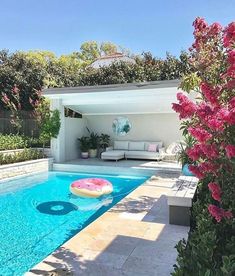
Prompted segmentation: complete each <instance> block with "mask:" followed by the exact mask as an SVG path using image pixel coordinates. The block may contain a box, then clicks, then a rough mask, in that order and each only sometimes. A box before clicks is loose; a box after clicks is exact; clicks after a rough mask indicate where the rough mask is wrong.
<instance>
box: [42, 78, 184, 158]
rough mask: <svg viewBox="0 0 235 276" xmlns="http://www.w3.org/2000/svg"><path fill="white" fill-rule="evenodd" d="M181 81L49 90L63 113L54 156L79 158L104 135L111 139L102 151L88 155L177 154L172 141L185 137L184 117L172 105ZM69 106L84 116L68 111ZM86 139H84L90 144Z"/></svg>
mask: <svg viewBox="0 0 235 276" xmlns="http://www.w3.org/2000/svg"><path fill="white" fill-rule="evenodd" d="M178 83H179V82H178V81H177V80H173V81H156V82H151V83H143V84H140V83H138V84H135V83H132V84H119V85H105V86H102V85H101V86H98V87H71V88H69V87H67V88H51V89H47V90H45V92H44V94H45V96H46V97H47V98H49V99H50V101H51V108H52V109H58V110H59V111H60V117H61V118H60V119H61V129H60V133H59V135H58V137H57V138H56V139H52V145H51V149H52V155H53V157H54V159H55V162H56V163H64V162H67V161H71V160H75V159H78V158H81V157H82V153H83V151H84V150H85V151H87V152H88V149H89V150H90V149H95V150H97V144H96V143H95V141H94V139H95V138H96V136H99V137H100V136H102V135H106V136H108V137H109V141H108V143H107V144H106V145H105V147H103V148H102V151H101V152H98V153H97V154H95V155H93V153H92V154H91V153H89V156H92V157H95V156H98V157H100V156H101V159H102V160H115V161H117V160H121V159H136V160H138V159H145V160H153V161H154V160H155V161H157V160H163V159H168V158H167V157H171V156H170V155H172V154H171V153H172V150H170V149H169V146H171V145H172V144H173V143H175V142H177V141H180V140H181V139H182V135H181V132H180V130H179V124H180V122H179V119H178V117H177V115H176V114H175V113H174V112H173V110H172V108H171V103H172V102H174V101H175V97H176V91H177V86H178ZM65 109H70V110H73V112H76V114H79V116H77V117H76V118H75V117H71V116H67V114H66V113H65ZM91 138H92V139H93V140H92V141H90V142H91V143H92V146H91V144H90V145H89V146H90V148H89V146H88V148H87V145H86V142H87V141H86V139H91ZM125 141H126V143H125ZM81 142H85V148H84V147H83V148H82V147H81V146H82V145H81ZM91 147H92V148H91ZM111 147H113V148H111ZM168 149H169V150H168ZM104 151H105V152H104ZM102 152H104V153H102ZM174 155H175V154H174V153H173V157H174ZM170 159H171V158H170ZM174 159H175V158H174ZM167 161H170V160H167Z"/></svg>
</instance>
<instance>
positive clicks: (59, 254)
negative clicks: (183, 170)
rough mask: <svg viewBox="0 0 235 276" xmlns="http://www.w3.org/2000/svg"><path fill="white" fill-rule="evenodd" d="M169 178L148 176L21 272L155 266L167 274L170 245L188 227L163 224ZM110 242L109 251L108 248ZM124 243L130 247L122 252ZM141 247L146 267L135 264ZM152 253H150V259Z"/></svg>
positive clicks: (150, 272) (143, 269) (135, 270)
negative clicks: (35, 263)
mask: <svg viewBox="0 0 235 276" xmlns="http://www.w3.org/2000/svg"><path fill="white" fill-rule="evenodd" d="M177 177H178V176H177ZM174 181H175V178H172V176H170V178H167V177H166V178H164V177H159V176H152V177H151V178H150V179H148V180H147V181H145V182H144V183H143V184H142V185H140V186H139V187H137V188H136V189H135V190H134V191H132V192H131V193H130V194H128V195H127V196H126V197H125V198H123V199H122V200H121V201H120V202H118V203H117V204H116V205H114V206H113V207H112V208H111V209H109V210H108V211H107V212H105V213H104V214H103V215H101V216H100V217H98V218H97V219H96V220H95V221H93V222H92V223H90V224H89V225H88V226H87V227H85V228H84V229H83V230H81V231H80V232H79V233H77V234H76V235H74V236H73V237H71V238H70V239H69V240H68V241H67V242H65V243H64V244H63V245H61V246H60V247H59V248H58V249H57V250H56V251H54V252H52V254H50V255H49V256H48V257H46V258H45V259H44V260H42V261H41V262H40V263H39V264H37V265H36V266H34V267H33V268H31V270H30V271H29V272H27V273H25V275H27V276H32V275H47V273H49V272H51V271H60V270H61V269H65V270H66V271H67V272H68V273H75V274H68V275H102V276H103V275H110V273H111V274H112V273H114V275H120V274H122V273H126V274H125V275H132V274H131V273H135V274H136V273H138V274H137V275H146V273H147V275H155V274H153V272H154V271H155V272H154V273H156V269H157V271H158V273H159V271H161V273H160V274H157V275H170V272H171V271H172V269H173V264H174V263H175V260H176V255H177V254H176V250H175V249H174V246H175V244H176V243H177V241H179V240H180V239H182V238H186V239H187V235H188V231H189V227H185V226H176V225H169V223H168V210H166V208H165V207H166V206H165V204H167V203H166V201H165V198H166V196H167V194H168V192H169V191H170V188H171V187H172V185H173V183H174ZM146 198H149V204H148V205H146V203H145V202H144V200H145V199H146ZM162 200H163V203H161V201H162ZM159 203H161V204H159ZM155 205H158V206H157V207H156V206H155ZM161 205H162V206H161ZM163 207H164V208H163ZM133 208H134V209H133ZM133 210H136V212H135V211H134V212H133ZM118 239H119V240H120V239H121V240H120V241H119V243H118V242H116V241H118ZM123 240H125V241H126V243H127V244H129V243H130V245H129V247H125V244H124V245H120V244H122V243H123ZM78 244H79V245H78ZM112 245H113V249H112V250H113V251H114V252H112V250H111V251H110V250H109V247H112ZM115 246H116V249H115ZM121 246H122V247H121ZM123 247H125V248H126V251H129V250H130V251H129V252H123ZM115 250H116V251H115ZM118 250H119V251H118ZM145 251H146V252H148V251H149V252H150V254H149V255H147V256H144V259H145V260H146V262H147V263H148V266H147V267H142V266H141V267H139V263H140V262H141V260H142V259H143V255H141V254H142V253H143V252H145ZM65 252H66V254H65ZM120 252H121V253H120ZM151 252H155V254H156V256H155V258H154V256H152V254H151ZM162 256H165V259H164V260H163V257H162ZM107 259H108V260H109V262H110V264H109V263H108V264H107ZM105 260H106V261H105ZM84 266H86V267H85V270H84ZM91 271H93V273H96V274H92V273H91ZM98 271H99V273H98ZM40 273H42V274H40ZM80 273H81V274H80ZM86 273H87V274H86ZM89 273H91V274H89ZM115 273H117V274H115ZM128 273H129V274H128Z"/></svg>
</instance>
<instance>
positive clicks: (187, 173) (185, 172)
mask: <svg viewBox="0 0 235 276" xmlns="http://www.w3.org/2000/svg"><path fill="white" fill-rule="evenodd" d="M182 174H183V175H185V176H195V175H194V174H193V173H192V172H191V171H190V170H189V164H185V165H184V166H183V168H182Z"/></svg>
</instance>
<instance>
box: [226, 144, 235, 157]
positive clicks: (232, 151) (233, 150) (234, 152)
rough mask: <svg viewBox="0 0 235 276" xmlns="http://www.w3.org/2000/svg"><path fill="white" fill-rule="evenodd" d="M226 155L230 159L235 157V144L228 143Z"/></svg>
mask: <svg viewBox="0 0 235 276" xmlns="http://www.w3.org/2000/svg"><path fill="white" fill-rule="evenodd" d="M225 151H226V155H227V157H228V158H229V159H231V158H233V157H235V146H234V145H227V146H226V147H225Z"/></svg>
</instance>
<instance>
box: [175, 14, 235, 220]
mask: <svg viewBox="0 0 235 276" xmlns="http://www.w3.org/2000/svg"><path fill="white" fill-rule="evenodd" d="M193 26H194V37H195V43H194V44H193V45H192V48H191V49H190V51H191V57H190V62H191V63H192V66H194V67H195V68H196V69H197V70H198V71H197V72H198V76H200V78H201V83H200V85H199V87H196V88H197V91H199V93H200V94H201V97H198V98H197V99H195V101H192V100H190V99H189V98H188V97H186V96H185V95H184V94H183V93H178V94H177V99H178V103H174V104H173V106H172V108H173V109H174V110H175V111H176V112H178V113H179V117H180V119H190V121H189V120H188V122H190V127H188V123H187V124H185V126H186V127H185V128H186V131H187V132H188V134H190V135H191V136H192V137H193V138H194V141H195V143H194V145H193V146H190V148H187V150H186V153H187V155H188V157H189V158H190V160H192V161H193V164H190V166H189V170H190V171H191V172H192V173H193V174H194V175H195V176H196V177H198V178H199V179H200V180H202V183H205V184H206V185H208V189H209V191H210V192H211V197H212V199H213V200H216V201H217V204H218V206H215V205H209V207H208V210H209V213H210V214H211V215H212V216H213V217H214V218H215V219H216V221H217V222H220V221H221V220H222V218H232V217H233V214H232V212H231V211H226V210H225V209H223V208H222V206H226V205H227V206H230V204H231V203H229V201H228V199H227V197H228V195H227V194H225V193H224V191H222V188H223V189H224V187H226V186H225V185H226V182H228V185H230V184H229V183H230V182H229V181H228V180H227V178H231V176H230V175H231V174H234V163H233V160H231V159H232V158H234V157H235V139H234V138H233V137H234V135H235V129H234V126H235V90H234V89H235V22H232V23H231V24H229V25H228V26H227V27H226V28H225V29H224V30H223V28H222V26H221V25H220V24H219V23H214V24H212V25H208V24H207V23H206V21H205V20H204V19H203V18H197V19H196V20H195V21H194V23H193ZM223 47H225V48H224V49H223ZM222 49H223V50H222ZM194 88H195V87H193V89H194ZM208 181H210V182H209V184H208ZM217 183H223V185H221V186H220V185H219V184H217ZM222 193H223V195H226V196H223V197H221V195H222Z"/></svg>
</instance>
